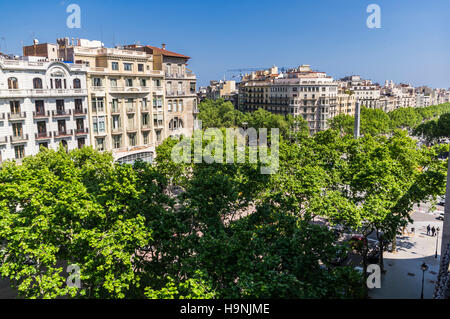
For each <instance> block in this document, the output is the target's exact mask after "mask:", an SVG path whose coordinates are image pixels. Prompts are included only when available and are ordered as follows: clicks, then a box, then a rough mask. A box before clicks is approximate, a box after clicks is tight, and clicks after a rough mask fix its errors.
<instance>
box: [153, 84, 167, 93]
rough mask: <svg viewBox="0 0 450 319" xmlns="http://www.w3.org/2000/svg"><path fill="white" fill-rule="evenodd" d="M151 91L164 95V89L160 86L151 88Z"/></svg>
mask: <svg viewBox="0 0 450 319" xmlns="http://www.w3.org/2000/svg"><path fill="white" fill-rule="evenodd" d="M153 93H155V95H164V90H163V87H162V86H155V87H154V88H153Z"/></svg>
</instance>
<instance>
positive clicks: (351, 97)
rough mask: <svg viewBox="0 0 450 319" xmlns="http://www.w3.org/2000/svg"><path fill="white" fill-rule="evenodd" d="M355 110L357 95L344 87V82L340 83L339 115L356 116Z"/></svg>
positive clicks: (338, 96) (338, 97)
mask: <svg viewBox="0 0 450 319" xmlns="http://www.w3.org/2000/svg"><path fill="white" fill-rule="evenodd" d="M355 110H356V97H355V94H354V93H353V92H352V91H350V90H348V89H347V87H346V85H343V83H342V82H338V94H337V114H345V115H349V116H355Z"/></svg>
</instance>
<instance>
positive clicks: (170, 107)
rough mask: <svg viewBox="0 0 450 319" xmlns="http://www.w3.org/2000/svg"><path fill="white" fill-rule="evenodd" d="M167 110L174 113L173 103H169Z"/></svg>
mask: <svg viewBox="0 0 450 319" xmlns="http://www.w3.org/2000/svg"><path fill="white" fill-rule="evenodd" d="M167 110H168V111H169V112H172V101H169V102H168V103H167Z"/></svg>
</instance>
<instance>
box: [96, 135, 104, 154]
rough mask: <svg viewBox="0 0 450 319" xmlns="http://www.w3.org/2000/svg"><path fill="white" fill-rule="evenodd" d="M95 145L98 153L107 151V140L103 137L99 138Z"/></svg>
mask: <svg viewBox="0 0 450 319" xmlns="http://www.w3.org/2000/svg"><path fill="white" fill-rule="evenodd" d="M95 144H96V147H97V151H104V150H105V139H104V138H103V137H98V138H96V139H95Z"/></svg>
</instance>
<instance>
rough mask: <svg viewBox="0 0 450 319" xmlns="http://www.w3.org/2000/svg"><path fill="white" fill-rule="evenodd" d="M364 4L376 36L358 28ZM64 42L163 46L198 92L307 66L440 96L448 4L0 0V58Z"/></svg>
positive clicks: (398, 0) (438, 0)
mask: <svg viewBox="0 0 450 319" xmlns="http://www.w3.org/2000/svg"><path fill="white" fill-rule="evenodd" d="M70 3H76V4H78V5H80V7H81V9H82V28H81V29H68V28H67V26H66V19H67V16H68V14H67V13H66V7H67V6H68V5H69V4H70ZM371 3H376V4H378V5H379V6H380V7H381V19H382V28H381V29H368V28H367V26H366V20H367V17H368V15H369V14H368V13H366V8H367V6H368V5H369V4H371ZM65 36H68V37H70V38H72V37H75V38H88V39H91V40H102V41H103V42H104V43H105V45H106V46H112V45H113V39H115V44H124V43H134V42H135V41H140V43H142V44H152V45H157V46H159V45H160V44H161V43H163V42H164V43H167V49H168V50H173V51H176V52H179V53H183V54H187V55H189V56H191V57H192V60H191V61H190V68H191V69H192V70H194V72H195V73H197V75H198V78H199V83H200V85H204V84H206V83H208V82H209V80H211V79H220V78H223V77H224V75H226V76H227V78H229V77H230V76H231V74H229V73H228V74H227V73H226V71H227V70H228V69H236V68H253V67H269V66H271V65H274V64H275V65H278V66H288V67H290V66H297V65H300V64H310V65H311V66H312V67H313V68H314V69H318V70H320V71H325V72H327V73H328V74H330V75H332V76H334V77H341V76H344V75H349V74H360V75H362V76H363V77H365V78H370V79H372V80H374V81H377V82H380V83H384V80H386V79H389V80H394V81H395V82H400V81H403V82H407V83H411V84H413V85H416V86H418V85H430V86H433V87H445V88H448V87H450V1H449V0H428V1H425V0H370V1H366V0H344V1H337V0H278V1H274V0H271V1H267V0H238V1H237V0H226V1H211V0H210V1H201V0H182V1H180V0H170V1H153V0H146V1H139V0H127V1H124V0H112V1H106V0H103V1H99V0H89V1H87V0H71V1H61V0H45V1H33V0H21V1H6V0H0V45H1V48H0V50H1V51H3V52H5V51H7V52H8V53H16V54H20V53H21V41H23V42H24V43H25V44H31V43H32V39H33V37H36V38H38V39H39V40H40V42H41V43H43V42H52V43H54V42H55V40H56V38H57V37H65ZM3 38H5V39H3ZM6 46H7V47H6Z"/></svg>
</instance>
